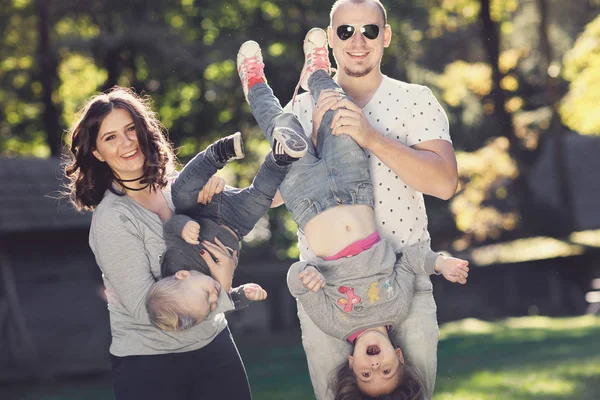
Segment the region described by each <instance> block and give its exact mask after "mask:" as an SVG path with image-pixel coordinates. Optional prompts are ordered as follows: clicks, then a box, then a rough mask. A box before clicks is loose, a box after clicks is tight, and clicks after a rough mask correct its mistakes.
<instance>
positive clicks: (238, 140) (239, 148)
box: [232, 132, 246, 160]
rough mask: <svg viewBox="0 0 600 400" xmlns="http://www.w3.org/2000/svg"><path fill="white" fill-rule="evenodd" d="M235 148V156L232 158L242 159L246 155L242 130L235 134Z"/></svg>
mask: <svg viewBox="0 0 600 400" xmlns="http://www.w3.org/2000/svg"><path fill="white" fill-rule="evenodd" d="M233 149H234V151H235V157H234V158H232V160H241V159H242V158H244V157H245V156H246V154H245V153H244V139H242V133H241V132H236V133H234V134H233Z"/></svg>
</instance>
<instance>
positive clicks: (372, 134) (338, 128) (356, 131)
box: [331, 98, 377, 149]
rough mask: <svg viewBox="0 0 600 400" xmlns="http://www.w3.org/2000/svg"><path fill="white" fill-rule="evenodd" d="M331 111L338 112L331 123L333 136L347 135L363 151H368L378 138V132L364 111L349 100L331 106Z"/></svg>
mask: <svg viewBox="0 0 600 400" xmlns="http://www.w3.org/2000/svg"><path fill="white" fill-rule="evenodd" d="M331 110H338V112H337V113H335V115H334V116H333V121H332V122H331V134H332V135H336V136H337V135H341V134H343V133H346V134H348V135H350V136H351V137H352V139H354V141H355V142H356V143H357V144H358V145H359V146H360V147H362V148H363V149H367V148H368V146H369V144H371V143H372V142H373V141H374V140H375V138H376V136H377V132H376V131H375V129H373V127H372V126H371V124H370V123H369V121H368V120H367V117H365V114H364V113H363V110H362V109H361V108H360V107H358V106H357V105H356V104H354V103H353V102H352V101H350V100H349V99H347V98H346V99H343V100H341V101H338V102H337V103H336V104H334V105H332V106H331Z"/></svg>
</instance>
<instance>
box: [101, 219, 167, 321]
mask: <svg viewBox="0 0 600 400" xmlns="http://www.w3.org/2000/svg"><path fill="white" fill-rule="evenodd" d="M90 246H91V248H92V251H93V252H94V254H95V256H96V262H97V263H98V265H99V266H100V269H101V270H102V273H103V276H104V279H105V280H106V281H107V282H108V283H109V284H110V287H111V288H112V291H114V294H115V296H114V297H115V298H114V300H115V304H111V303H109V306H110V307H116V308H117V310H119V309H120V310H119V311H121V312H126V313H127V314H129V315H130V316H131V317H132V318H134V319H135V320H136V321H138V322H139V323H142V324H148V325H150V320H149V318H148V313H147V312H146V307H145V300H146V294H147V293H148V290H149V289H150V287H151V286H152V284H154V282H155V280H154V277H153V276H152V273H151V271H150V261H149V260H148V254H147V253H146V250H145V248H144V243H143V241H142V238H141V237H140V233H139V230H138V229H137V228H136V226H135V224H134V222H133V221H132V220H131V219H130V218H129V217H128V216H126V215H124V214H123V213H120V212H111V213H103V214H102V215H98V216H96V218H94V223H93V224H92V229H91V231H90Z"/></svg>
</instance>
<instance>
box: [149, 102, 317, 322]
mask: <svg viewBox="0 0 600 400" xmlns="http://www.w3.org/2000/svg"><path fill="white" fill-rule="evenodd" d="M290 118H295V117H294V116H293V115H291V114H289V115H284V116H282V118H280V119H279V120H278V121H277V122H276V124H275V128H274V129H273V130H272V132H273V133H272V134H271V135H268V136H267V139H268V140H269V141H270V142H271V144H272V149H273V151H272V152H271V153H269V154H268V155H267V157H266V158H265V161H264V162H263V164H262V165H261V167H260V169H259V171H258V173H257V175H256V177H255V178H254V180H253V182H252V184H251V185H250V186H249V187H247V188H244V189H238V188H230V187H226V188H225V189H224V190H223V192H221V193H217V194H215V195H214V196H213V198H212V200H211V201H210V202H209V203H208V204H206V205H204V204H201V203H198V195H199V193H200V191H201V190H202V188H203V187H204V185H205V184H206V182H208V180H209V179H210V177H211V176H212V175H214V174H215V173H216V172H217V171H218V170H219V169H221V168H223V167H224V166H225V164H226V163H228V162H230V161H232V160H235V159H241V158H243V157H244V150H243V142H242V137H241V134H240V133H239V132H237V133H235V134H233V135H231V136H228V137H225V138H222V139H220V140H218V141H217V142H215V143H213V144H212V145H210V146H209V147H207V149H206V150H205V151H204V152H201V153H199V154H198V155H196V157H194V158H193V159H192V160H191V161H190V162H188V163H187V165H186V166H185V167H184V168H183V170H182V171H181V173H180V174H179V176H178V177H177V178H176V180H175V182H174V183H173V185H172V188H171V194H172V199H173V204H174V205H175V211H176V215H174V216H173V217H172V218H170V219H169V220H168V221H167V222H166V223H165V224H164V226H163V237H164V239H165V243H166V247H167V250H166V251H165V253H164V254H163V255H162V259H161V273H162V276H163V279H161V280H160V281H158V282H156V283H155V284H154V285H153V287H152V289H151V290H150V292H149V293H148V295H147V297H146V309H147V311H148V315H149V317H150V321H151V322H152V324H153V325H155V326H157V327H158V328H160V329H163V330H169V331H178V330H184V329H188V328H191V327H192V326H194V325H196V324H198V323H200V322H202V321H203V320H204V319H205V318H206V317H207V316H208V314H209V313H210V312H211V311H213V310H214V309H215V308H216V305H217V301H218V299H219V296H222V295H223V294H225V295H226V294H229V295H230V296H231V297H230V298H231V300H232V301H233V303H234V305H235V307H236V310H237V309H240V308H243V307H245V306H247V305H248V303H249V302H250V301H258V300H264V299H265V298H266V296H267V294H266V292H265V291H264V290H263V289H262V288H261V287H260V286H259V285H256V284H246V285H242V286H240V287H239V288H236V289H233V290H231V281H232V278H233V270H234V268H235V267H236V265H237V255H238V252H239V249H240V240H242V238H243V237H244V236H245V235H247V234H248V233H249V232H250V231H251V230H252V228H253V227H254V225H256V223H257V222H258V220H259V219H260V218H261V217H262V216H263V215H264V214H265V213H266V212H267V211H268V210H269V208H270V206H271V203H272V201H273V197H274V196H275V193H276V192H277V189H278V188H279V185H280V184H281V182H282V181H283V179H284V178H285V176H286V175H287V172H288V171H289V169H290V167H291V164H292V163H293V162H295V161H297V160H298V159H299V158H301V157H302V156H304V154H306V151H307V142H306V140H305V139H304V138H303V137H302V135H300V134H298V133H297V132H295V131H294V130H293V129H290V128H288V127H287V121H289V120H290Z"/></svg>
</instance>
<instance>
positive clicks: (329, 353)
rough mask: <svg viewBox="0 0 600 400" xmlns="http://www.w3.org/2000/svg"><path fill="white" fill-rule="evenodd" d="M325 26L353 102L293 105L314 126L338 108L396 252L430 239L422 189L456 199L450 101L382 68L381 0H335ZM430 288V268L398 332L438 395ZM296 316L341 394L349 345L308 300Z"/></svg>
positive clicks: (313, 363)
mask: <svg viewBox="0 0 600 400" xmlns="http://www.w3.org/2000/svg"><path fill="white" fill-rule="evenodd" d="M327 34H328V41H329V45H330V47H331V48H332V49H333V55H334V58H335V60H336V63H337V67H338V72H337V75H336V77H335V79H336V80H337V82H338V84H339V85H340V86H341V87H342V89H343V90H344V91H345V93H346V94H348V95H349V96H351V97H352V99H353V101H354V103H352V102H350V101H348V100H341V101H340V99H341V97H340V96H339V94H337V93H333V92H329V93H326V94H322V95H321V98H320V99H319V102H318V104H315V103H313V102H312V100H311V98H310V95H309V94H308V93H304V94H301V95H299V96H298V97H297V98H296V99H295V102H294V103H293V111H294V113H295V114H296V115H298V117H299V119H300V122H301V123H302V126H303V128H304V131H305V132H316V131H317V130H316V127H313V121H314V124H317V123H318V122H319V121H320V120H321V119H322V116H323V114H324V113H325V111H327V110H328V109H337V110H338V112H337V115H336V116H335V118H334V121H333V125H332V128H333V132H332V133H333V134H343V133H346V134H348V135H350V136H352V138H354V140H355V141H356V142H357V143H358V144H359V145H360V146H361V147H362V148H363V149H364V150H365V151H366V152H367V154H368V157H369V159H370V169H371V179H372V182H373V186H374V193H375V215H376V220H377V221H376V222H377V225H378V230H379V233H380V235H381V237H382V238H385V239H386V240H388V241H389V242H390V243H392V245H393V246H394V250H395V251H396V252H401V251H402V249H403V248H404V247H405V246H408V245H415V244H417V245H418V244H419V243H420V244H422V245H423V248H427V247H428V244H429V241H430V237H429V232H428V231H427V215H426V212H425V204H424V201H423V195H422V193H424V194H428V195H432V196H436V197H438V198H441V199H449V198H450V197H452V196H453V195H454V193H455V191H456V186H457V182H458V176H457V166H456V158H455V155H454V150H453V148H452V142H451V140H450V135H449V131H448V120H447V118H446V115H445V113H444V110H443V109H442V107H441V106H440V105H439V103H438V101H437V100H436V99H435V98H434V96H433V95H432V93H431V91H430V90H429V89H428V88H426V87H424V86H420V85H413V84H408V83H405V82H401V81H397V80H394V79H391V78H389V77H386V76H384V75H383V74H382V73H381V70H380V65H381V57H382V55H383V49H384V48H385V47H388V46H389V45H390V42H391V38H392V31H391V27H390V26H389V25H387V16H386V11H385V9H384V7H383V5H382V4H381V3H380V2H379V0H338V1H336V3H335V4H334V5H333V6H332V9H331V14H330V26H329V27H328V32H327ZM323 46H326V44H323ZM325 49H326V47H325ZM290 106H291V105H290V104H288V108H289V107H290ZM313 135H314V134H313ZM313 140H314V138H313ZM298 245H299V247H300V252H301V257H302V259H311V258H312V257H314V255H313V254H312V252H311V251H310V248H309V246H308V245H307V243H306V241H305V240H304V237H303V236H302V233H301V232H300V233H299V244H298ZM432 290H433V287H432V284H431V281H430V280H429V277H428V276H424V275H423V276H418V277H417V279H416V281H415V296H414V299H413V303H412V307H411V311H410V313H409V316H408V318H407V319H406V320H405V321H404V322H403V323H402V324H401V325H400V326H398V327H394V328H395V329H394V331H393V332H394V333H393V336H394V338H395V339H396V341H397V342H398V344H399V345H400V346H401V348H402V349H403V351H404V353H405V355H406V357H407V359H408V360H410V361H412V363H413V364H415V366H416V367H417V369H418V370H419V372H420V373H421V374H422V375H423V378H424V381H425V383H426V385H427V391H428V393H429V396H430V397H431V396H432V394H433V389H434V385H435V374H436V369H437V343H438V338H439V330H438V325H437V317H436V305H435V301H434V299H433V293H432ZM298 316H299V318H300V322H301V326H302V334H303V335H302V341H303V345H304V349H305V352H306V356H307V359H308V366H309V371H310V376H311V380H312V383H313V387H314V390H315V395H316V397H317V399H330V398H333V394H332V393H331V392H330V391H329V390H328V383H329V380H330V377H331V371H333V370H334V369H335V368H336V367H337V366H339V365H340V364H341V363H342V362H343V361H344V360H346V359H347V355H348V353H349V351H348V346H349V345H348V344H347V343H345V342H343V341H340V340H338V339H334V338H332V337H330V336H328V335H326V334H324V333H323V332H321V331H320V330H319V329H318V328H317V327H316V326H315V324H314V323H313V322H312V321H311V320H310V318H309V317H308V316H307V314H306V313H305V311H304V310H303V309H302V306H301V305H300V303H298Z"/></svg>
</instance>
